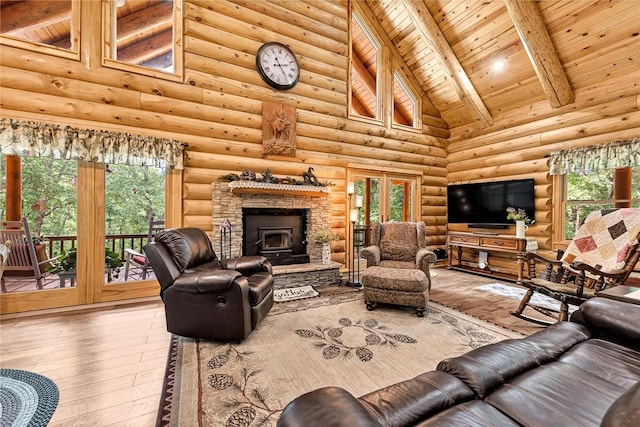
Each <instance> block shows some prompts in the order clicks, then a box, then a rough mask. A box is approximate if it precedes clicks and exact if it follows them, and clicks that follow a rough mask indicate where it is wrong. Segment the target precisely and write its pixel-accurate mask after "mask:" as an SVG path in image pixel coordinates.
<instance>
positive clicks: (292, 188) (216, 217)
mask: <svg viewBox="0 0 640 427" xmlns="http://www.w3.org/2000/svg"><path fill="white" fill-rule="evenodd" d="M275 212H286V213H291V212H296V215H298V214H299V217H300V218H304V219H300V221H304V222H303V223H302V224H296V225H274V224H275V223H274V221H273V219H274V217H277V216H279V217H282V216H287V215H283V214H277V215H272V214H273V213H275ZM243 213H245V214H246V213H252V214H254V213H258V216H260V215H263V218H261V219H259V221H258V222H259V225H258V226H257V228H258V229H256V230H254V231H251V233H252V234H251V235H248V234H247V235H246V236H245V233H244V231H243V221H246V217H245V215H243ZM269 215H272V217H271V218H269V217H268V216H269ZM249 216H251V215H249ZM225 219H226V220H228V221H229V223H230V225H231V233H230V235H231V242H230V247H231V256H241V255H247V254H251V255H254V254H256V252H255V250H256V249H258V250H260V249H262V250H263V251H266V253H268V254H270V255H269V256H267V255H266V254H263V255H265V256H267V258H270V257H271V258H279V257H284V258H287V257H288V258H289V261H291V262H287V263H283V264H295V263H296V262H293V261H294V260H295V261H300V263H312V264H319V263H320V262H321V260H322V247H321V245H317V244H314V243H312V242H307V238H306V236H308V235H310V234H311V233H313V232H314V231H315V230H318V229H322V228H330V227H331V189H330V188H328V187H316V186H308V185H284V184H268V183H261V182H254V181H234V182H229V183H221V182H216V183H213V218H212V220H213V233H212V234H213V235H212V242H213V244H214V248H215V249H216V251H219V246H218V245H219V244H220V242H221V230H220V224H221V223H222V222H223V221H224V220H225ZM294 228H296V230H304V231H306V234H305V235H302V234H300V233H304V231H298V232H297V233H296V231H295V230H294ZM296 234H297V236H296ZM296 237H299V238H300V240H298V241H296V240H295V238H296ZM289 239H290V240H289ZM289 246H291V248H289ZM301 248H302V250H300V249H301ZM294 249H296V250H298V252H300V253H296V254H295V257H294V254H293V250H294ZM289 250H291V252H290V253H289V252H288V251H289ZM269 251H271V252H269ZM275 253H280V255H277V256H275V255H274V254H275ZM287 254H288V255H287ZM274 265H278V264H274Z"/></svg>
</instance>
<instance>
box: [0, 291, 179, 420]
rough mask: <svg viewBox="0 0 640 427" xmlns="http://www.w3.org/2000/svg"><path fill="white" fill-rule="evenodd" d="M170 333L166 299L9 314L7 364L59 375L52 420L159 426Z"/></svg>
mask: <svg viewBox="0 0 640 427" xmlns="http://www.w3.org/2000/svg"><path fill="white" fill-rule="evenodd" d="M170 336H171V334H169V333H168V332H167V331H166V327H165V321H164V309H163V307H162V303H160V302H151V303H143V304H135V305H121V306H117V307H112V308H109V309H104V308H103V309H92V310H90V311H85V312H81V313H63V314H53V315H42V316H34V317H20V318H14V319H7V320H5V319H2V322H1V324H0V340H1V350H0V366H2V367H3V368H13V369H24V370H29V371H33V372H37V373H40V374H42V375H45V376H47V377H49V378H51V379H52V380H53V381H55V383H56V385H57V386H58V389H59V391H60V402H59V404H58V408H57V409H56V411H55V413H54V415H53V418H52V419H51V422H50V424H49V426H52V427H53V426H94V427H100V426H116V425H117V426H136V427H144V426H153V425H155V421H156V418H157V412H158V404H159V401H160V392H161V390H162V382H163V378H164V371H165V366H166V361H167V354H168V349H169V339H170Z"/></svg>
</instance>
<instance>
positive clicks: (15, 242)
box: [0, 218, 55, 292]
mask: <svg viewBox="0 0 640 427" xmlns="http://www.w3.org/2000/svg"><path fill="white" fill-rule="evenodd" d="M0 241H8V242H10V243H11V245H10V246H11V251H10V252H9V256H8V257H7V264H6V266H5V269H4V274H3V275H2V279H0V280H1V283H2V284H1V286H2V292H6V291H7V289H6V284H5V278H6V277H9V276H12V277H19V278H20V279H24V278H28V279H29V280H32V279H33V280H35V282H36V288H37V289H43V284H42V281H43V278H44V277H45V275H46V273H47V271H46V270H47V269H46V267H47V266H51V265H52V264H51V263H52V262H53V261H55V258H51V259H45V260H42V261H39V260H38V255H37V252H36V247H35V244H34V243H33V238H32V236H31V232H30V231H29V223H28V222H27V219H26V218H22V221H0Z"/></svg>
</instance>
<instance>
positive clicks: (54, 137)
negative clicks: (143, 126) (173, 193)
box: [0, 117, 184, 169]
mask: <svg viewBox="0 0 640 427" xmlns="http://www.w3.org/2000/svg"><path fill="white" fill-rule="evenodd" d="M183 151H184V144H183V143H181V142H179V141H176V140H173V139H166V138H157V137H153V136H143V135H131V134H128V133H123V132H110V131H104V130H95V129H79V128H74V127H71V126H60V125H56V124H50V123H41V122H33V121H22V120H14V119H9V118H4V117H3V118H2V119H1V120H0V153H2V154H7V155H14V156H21V157H51V158H54V159H65V160H83V161H87V162H101V163H112V164H124V165H132V166H154V167H167V168H170V169H182V167H183Z"/></svg>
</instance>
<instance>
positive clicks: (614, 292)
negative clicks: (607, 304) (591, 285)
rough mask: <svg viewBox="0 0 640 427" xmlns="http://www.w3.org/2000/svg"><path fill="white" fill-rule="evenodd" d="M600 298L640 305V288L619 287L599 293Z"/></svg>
mask: <svg viewBox="0 0 640 427" xmlns="http://www.w3.org/2000/svg"><path fill="white" fill-rule="evenodd" d="M598 296H600V297H604V298H610V299H615V300H618V301H624V302H628V303H631V304H639V305H640V288H636V287H634V286H626V285H618V286H612V287H611V288H607V289H605V290H604V291H602V292H598Z"/></svg>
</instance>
